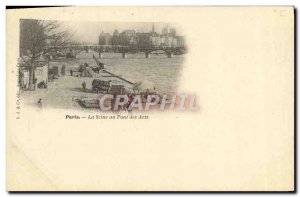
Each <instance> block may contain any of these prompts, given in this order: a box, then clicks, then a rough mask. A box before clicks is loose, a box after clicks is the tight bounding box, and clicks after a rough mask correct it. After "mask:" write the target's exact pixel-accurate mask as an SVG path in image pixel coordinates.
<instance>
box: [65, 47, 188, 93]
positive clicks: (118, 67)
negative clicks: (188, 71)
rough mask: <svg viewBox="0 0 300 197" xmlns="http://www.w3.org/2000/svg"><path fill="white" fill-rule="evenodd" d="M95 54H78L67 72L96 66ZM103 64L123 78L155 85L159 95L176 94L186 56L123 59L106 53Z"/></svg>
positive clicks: (130, 55)
mask: <svg viewBox="0 0 300 197" xmlns="http://www.w3.org/2000/svg"><path fill="white" fill-rule="evenodd" d="M93 54H94V55H95V56H96V57H98V54H97V53H95V52H93V51H91V52H90V53H86V52H84V51H83V52H81V53H79V54H77V58H76V59H70V60H68V61H67V62H66V63H67V70H68V68H69V69H70V67H71V68H72V69H77V68H78V66H79V64H81V63H84V62H86V63H88V64H89V65H91V66H96V62H95V60H94V59H93V58H92V56H93ZM100 61H101V62H103V63H104V64H105V66H106V67H105V68H106V69H107V70H108V71H110V72H112V73H114V74H116V75H121V76H122V77H123V78H125V79H128V80H130V81H133V82H139V81H144V80H147V81H150V82H152V83H154V84H155V87H156V90H157V92H159V93H166V94H175V93H176V92H177V88H178V85H179V75H180V72H181V70H182V66H183V61H184V55H180V56H174V57H172V58H167V57H166V55H165V54H159V55H155V54H151V57H150V58H145V54H144V53H139V54H127V58H126V59H123V58H122V54H120V53H104V54H103V59H100Z"/></svg>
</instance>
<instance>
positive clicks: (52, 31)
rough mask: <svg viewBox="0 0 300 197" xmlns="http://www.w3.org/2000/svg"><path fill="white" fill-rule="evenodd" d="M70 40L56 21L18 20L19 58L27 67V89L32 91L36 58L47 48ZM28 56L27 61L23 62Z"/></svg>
mask: <svg viewBox="0 0 300 197" xmlns="http://www.w3.org/2000/svg"><path fill="white" fill-rule="evenodd" d="M70 38H71V34H70V30H69V29H66V28H65V27H63V26H62V24H60V23H58V22H57V21H44V20H33V19H21V20H20V57H21V58H22V59H23V61H24V62H25V63H26V64H27V65H28V66H29V89H30V90H33V89H34V70H35V64H36V62H37V60H38V58H39V57H40V56H41V55H42V54H43V53H44V52H46V51H47V50H48V51H49V50H50V49H47V48H48V46H53V47H57V46H62V45H65V44H66V43H67V42H68V41H69V40H70ZM24 56H28V57H29V60H25V59H24Z"/></svg>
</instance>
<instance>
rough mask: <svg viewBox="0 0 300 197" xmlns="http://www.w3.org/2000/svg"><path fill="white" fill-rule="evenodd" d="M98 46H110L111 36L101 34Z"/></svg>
mask: <svg viewBox="0 0 300 197" xmlns="http://www.w3.org/2000/svg"><path fill="white" fill-rule="evenodd" d="M99 45H112V36H111V35H110V34H109V33H104V32H102V33H101V34H100V36H99Z"/></svg>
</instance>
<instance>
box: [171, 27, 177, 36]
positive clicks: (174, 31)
mask: <svg viewBox="0 0 300 197" xmlns="http://www.w3.org/2000/svg"><path fill="white" fill-rule="evenodd" d="M170 34H171V36H172V37H176V29H175V28H171V29H170Z"/></svg>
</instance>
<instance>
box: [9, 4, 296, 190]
mask: <svg viewBox="0 0 300 197" xmlns="http://www.w3.org/2000/svg"><path fill="white" fill-rule="evenodd" d="M6 14H7V37H6V40H7V51H6V53H7V65H6V66H7V69H6V70H7V75H6V76H7V190H8V191H293V190H294V8H293V7H291V6H282V7H280V6H277V7H267V6H265V7H60V8H35V9H16V10H13V9H11V10H7V11H6Z"/></svg>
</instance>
